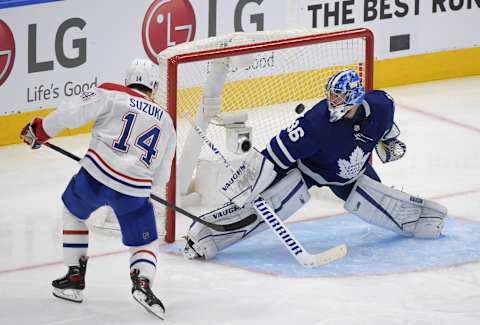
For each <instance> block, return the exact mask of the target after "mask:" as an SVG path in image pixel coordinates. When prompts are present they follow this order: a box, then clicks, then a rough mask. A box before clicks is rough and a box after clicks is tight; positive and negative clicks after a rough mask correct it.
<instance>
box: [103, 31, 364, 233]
mask: <svg viewBox="0 0 480 325" xmlns="http://www.w3.org/2000/svg"><path fill="white" fill-rule="evenodd" d="M157 58H158V64H159V68H160V76H159V88H158V91H157V92H156V94H155V98H156V101H157V103H158V104H159V105H160V106H162V107H166V108H167V109H168V111H169V113H170V114H171V116H172V119H173V121H174V124H175V127H176V130H177V151H176V158H175V161H174V164H172V172H171V178H170V181H169V183H168V184H167V186H166V188H163V187H161V188H159V187H157V188H156V189H154V193H155V194H157V195H158V196H161V197H165V198H166V199H167V201H169V202H171V203H173V204H175V205H177V206H180V207H182V208H186V207H188V206H196V207H197V208H198V207H201V208H203V210H208V209H209V208H210V207H215V206H217V207H218V205H221V204H222V203H224V202H225V198H224V197H222V195H221V194H220V192H219V191H218V190H217V189H219V188H220V186H221V184H220V182H221V180H224V179H225V174H226V173H229V172H228V171H227V170H226V169H225V168H224V167H223V164H222V163H221V162H220V161H218V160H217V158H215V157H214V155H213V154H212V152H211V149H210V148H208V147H206V146H205V145H204V143H203V141H202V140H201V139H200V137H199V136H198V135H197V134H196V132H194V131H193V128H192V125H191V123H189V122H188V121H187V118H186V116H188V117H190V118H191V119H193V120H194V121H195V123H196V125H197V126H199V127H200V128H201V129H202V130H203V131H204V132H205V133H206V135H207V137H208V138H209V139H210V140H211V141H212V142H213V143H214V144H215V145H216V146H217V147H218V148H219V149H220V150H221V151H222V153H223V155H224V156H226V157H227V159H228V160H229V161H231V162H236V161H240V160H241V159H242V158H243V157H244V155H245V152H244V151H242V146H241V145H242V144H243V143H244V142H245V140H248V141H247V142H249V143H251V144H252V145H253V146H254V147H255V148H258V149H259V150H262V149H263V148H264V147H265V145H266V144H267V142H268V141H269V140H270V139H271V138H272V137H273V136H275V135H276V134H277V133H278V132H279V131H280V130H281V129H282V128H285V127H286V126H287V125H288V124H289V122H290V121H293V120H294V119H295V118H296V117H297V115H298V114H299V113H301V112H300V110H298V109H296V108H297V107H301V105H300V106H299V104H302V105H303V106H304V107H305V110H308V109H309V108H310V107H311V105H312V104H314V103H316V102H318V101H319V100H321V99H322V98H324V87H325V83H326V81H327V80H328V78H329V77H330V76H331V75H332V74H333V73H335V72H337V71H340V70H341V69H345V68H351V69H355V70H357V71H358V73H359V74H360V76H361V77H362V79H363V82H364V85H365V87H366V88H367V89H371V87H372V84H373V73H372V71H373V35H372V33H371V32H370V31H369V30H367V29H355V30H347V31H338V32H329V33H320V32H319V31H318V30H311V29H310V30H305V29H303V30H287V31H269V32H254V33H233V34H228V35H224V36H219V37H213V38H208V39H204V40H199V41H194V42H188V43H182V44H179V45H176V46H173V47H170V48H167V49H165V50H164V51H162V52H161V53H159V55H158V57H157ZM244 149H245V148H244ZM154 205H155V207H156V211H157V223H158V227H157V228H159V231H160V232H162V230H163V229H165V233H166V236H165V240H166V241H167V242H173V241H174V240H175V212H174V211H173V210H172V209H165V208H164V207H163V206H161V205H159V204H157V203H155V202H154ZM193 211H200V210H198V209H196V210H193ZM111 219H112V216H111V213H110V217H107V218H105V222H106V223H105V225H104V226H103V229H104V230H105V229H106V230H107V231H109V230H110V229H109V228H112V230H113V232H114V233H115V229H118V225H115V220H111ZM163 227H165V228H163ZM97 229H98V227H97Z"/></svg>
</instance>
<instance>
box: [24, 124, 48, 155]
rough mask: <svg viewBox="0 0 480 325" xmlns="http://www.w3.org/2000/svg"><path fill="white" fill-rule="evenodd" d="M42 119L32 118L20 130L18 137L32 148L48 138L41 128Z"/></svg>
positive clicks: (35, 147) (37, 146) (38, 146)
mask: <svg viewBox="0 0 480 325" xmlns="http://www.w3.org/2000/svg"><path fill="white" fill-rule="evenodd" d="M42 123H43V120H42V119H41V118H38V117H36V118H34V119H33V121H32V122H31V123H28V124H27V125H25V126H24V128H23V129H22V132H20V139H22V140H23V142H25V143H26V144H27V145H29V146H30V148H32V149H38V148H40V147H41V146H42V144H43V143H44V142H45V141H47V140H48V139H50V136H49V135H48V134H47V133H46V132H45V130H44V129H43V124H42Z"/></svg>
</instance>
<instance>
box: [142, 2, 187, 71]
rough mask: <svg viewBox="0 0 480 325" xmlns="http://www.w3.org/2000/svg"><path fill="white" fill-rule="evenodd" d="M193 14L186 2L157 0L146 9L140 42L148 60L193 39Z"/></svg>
mask: <svg viewBox="0 0 480 325" xmlns="http://www.w3.org/2000/svg"><path fill="white" fill-rule="evenodd" d="M195 27H196V22H195V12H194V11H193V8H192V5H191V4H190V2H189V1H188V0H157V1H154V2H153V3H152V4H151V6H150V8H148V10H147V13H146V15H145V18H144V20H143V27H142V41H143V47H144V48H145V52H146V53H147V55H148V57H149V58H150V60H152V61H153V62H156V63H158V62H157V58H156V55H157V53H159V52H160V51H162V50H163V49H165V48H167V47H169V46H172V45H175V44H178V43H183V42H188V41H191V40H193V39H194V38H195Z"/></svg>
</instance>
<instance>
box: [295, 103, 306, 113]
mask: <svg viewBox="0 0 480 325" xmlns="http://www.w3.org/2000/svg"><path fill="white" fill-rule="evenodd" d="M304 110H305V105H303V104H302V103H300V104H298V105H297V107H295V113H297V114H302V112H303V111H304Z"/></svg>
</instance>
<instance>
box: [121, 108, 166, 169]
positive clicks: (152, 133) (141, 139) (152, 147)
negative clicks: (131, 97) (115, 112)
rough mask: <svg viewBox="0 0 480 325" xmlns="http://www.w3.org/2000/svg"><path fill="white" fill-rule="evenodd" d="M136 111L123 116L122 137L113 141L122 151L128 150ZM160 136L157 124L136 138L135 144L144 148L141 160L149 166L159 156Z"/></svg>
mask: <svg viewBox="0 0 480 325" xmlns="http://www.w3.org/2000/svg"><path fill="white" fill-rule="evenodd" d="M136 117H137V114H136V113H132V112H129V113H127V114H125V115H124V116H123V118H122V119H123V128H122V133H121V134H120V137H119V138H118V139H117V140H115V141H113V148H114V149H116V150H118V151H121V152H128V150H129V148H130V145H129V144H128V142H129V141H128V140H129V139H130V134H131V132H132V128H133V126H134V124H135V119H136ZM159 138H160V129H159V128H158V127H157V126H156V125H155V126H152V127H151V128H149V129H147V130H145V131H144V132H142V133H141V134H140V135H139V136H138V137H137V138H136V140H135V143H134V144H135V146H136V147H138V148H140V149H142V150H143V154H142V156H141V157H140V161H141V162H143V163H144V164H145V165H147V167H149V166H150V164H151V163H152V159H153V158H155V157H156V156H157V148H156V147H157V143H158V139H159Z"/></svg>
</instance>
